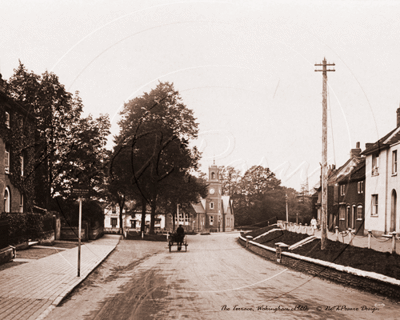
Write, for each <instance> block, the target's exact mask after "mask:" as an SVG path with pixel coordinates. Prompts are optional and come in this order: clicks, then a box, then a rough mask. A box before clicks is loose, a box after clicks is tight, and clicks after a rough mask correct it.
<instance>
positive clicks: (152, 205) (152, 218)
mask: <svg viewBox="0 0 400 320" xmlns="http://www.w3.org/2000/svg"><path fill="white" fill-rule="evenodd" d="M155 198H156V197H154V198H153V200H152V201H151V216H150V231H149V233H150V234H153V233H154V219H155V218H156V207H157V202H156V199H155Z"/></svg>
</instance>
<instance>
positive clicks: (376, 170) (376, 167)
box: [372, 154, 379, 176]
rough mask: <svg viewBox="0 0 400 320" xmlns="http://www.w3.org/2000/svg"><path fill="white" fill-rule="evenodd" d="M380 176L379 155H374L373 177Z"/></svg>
mask: <svg viewBox="0 0 400 320" xmlns="http://www.w3.org/2000/svg"><path fill="white" fill-rule="evenodd" d="M378 174H379V154H376V155H372V175H373V176H374V175H378Z"/></svg>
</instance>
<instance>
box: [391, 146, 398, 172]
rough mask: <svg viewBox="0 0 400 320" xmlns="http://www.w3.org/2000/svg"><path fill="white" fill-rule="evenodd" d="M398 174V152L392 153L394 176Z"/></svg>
mask: <svg viewBox="0 0 400 320" xmlns="http://www.w3.org/2000/svg"><path fill="white" fill-rule="evenodd" d="M396 173H397V150H393V152H392V174H396Z"/></svg>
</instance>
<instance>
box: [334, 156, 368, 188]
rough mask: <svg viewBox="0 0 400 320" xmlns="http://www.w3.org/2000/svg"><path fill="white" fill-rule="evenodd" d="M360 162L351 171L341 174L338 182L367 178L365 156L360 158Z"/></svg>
mask: <svg viewBox="0 0 400 320" xmlns="http://www.w3.org/2000/svg"><path fill="white" fill-rule="evenodd" d="M358 159H359V162H358V163H357V164H356V166H355V167H353V168H352V169H350V171H348V172H346V173H344V174H343V175H340V176H339V177H338V178H337V180H336V182H338V183H340V182H344V181H346V182H348V181H354V180H362V179H364V178H365V158H358Z"/></svg>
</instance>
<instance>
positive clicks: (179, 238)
mask: <svg viewBox="0 0 400 320" xmlns="http://www.w3.org/2000/svg"><path fill="white" fill-rule="evenodd" d="M174 244H176V245H177V248H178V251H181V249H182V246H185V251H187V246H188V243H187V240H186V236H184V235H181V234H177V233H173V234H171V235H170V236H169V238H168V247H169V252H171V248H172V246H173V245H174Z"/></svg>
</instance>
